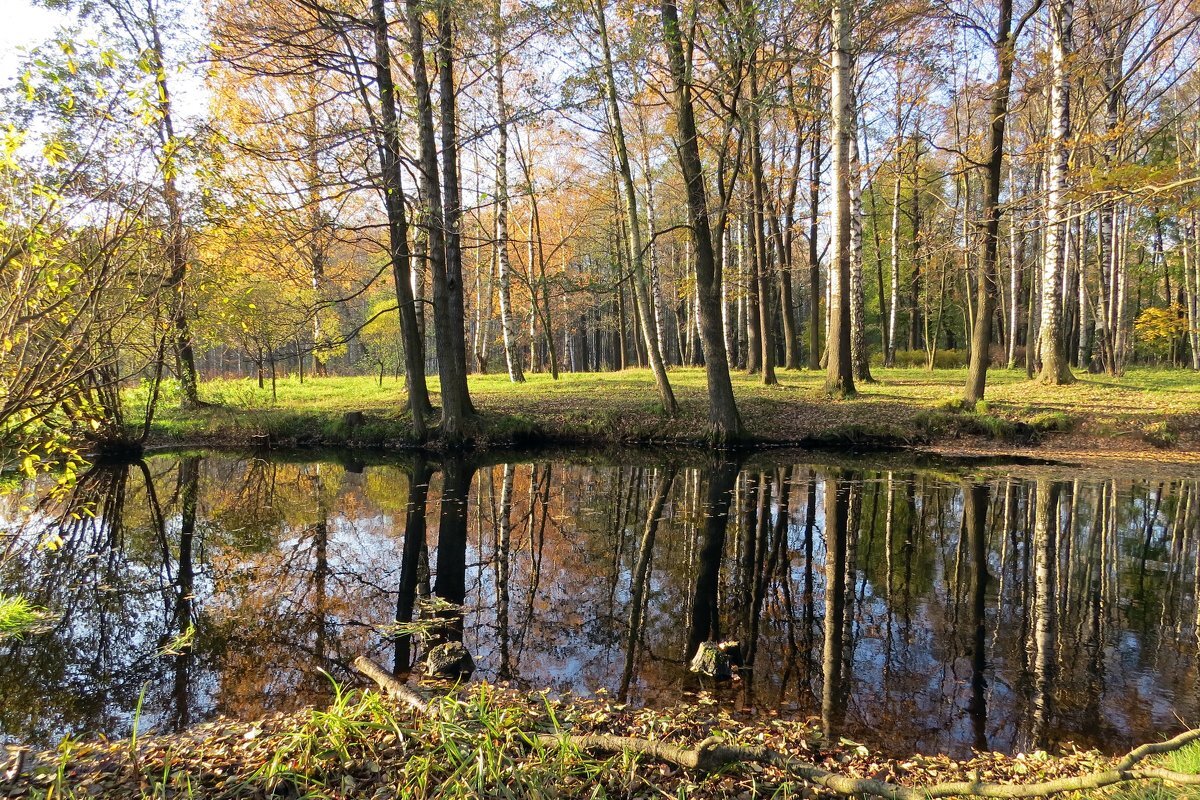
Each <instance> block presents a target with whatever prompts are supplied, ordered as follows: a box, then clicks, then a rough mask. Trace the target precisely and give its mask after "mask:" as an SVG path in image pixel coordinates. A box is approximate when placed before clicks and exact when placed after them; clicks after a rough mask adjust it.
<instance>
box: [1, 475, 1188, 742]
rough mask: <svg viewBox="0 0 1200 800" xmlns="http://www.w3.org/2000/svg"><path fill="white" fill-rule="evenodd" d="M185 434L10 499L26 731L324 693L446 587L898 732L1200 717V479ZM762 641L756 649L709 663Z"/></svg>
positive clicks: (4, 675)
mask: <svg viewBox="0 0 1200 800" xmlns="http://www.w3.org/2000/svg"><path fill="white" fill-rule="evenodd" d="M303 458H304V459H314V458H315V459H317V460H297V459H296V458H288V457H286V456H282V457H278V456H274V457H270V458H264V457H262V456H261V455H233V454H229V453H201V452H192V453H187V454H182V455H180V454H171V455H159V456H155V457H153V458H149V459H147V460H146V461H145V462H142V463H137V464H133V465H128V466H114V467H104V468H97V469H95V470H93V471H92V472H90V473H88V474H87V475H86V476H85V477H83V478H82V479H81V480H80V482H79V484H78V486H77V488H76V489H75V491H74V492H73V494H72V495H71V496H70V497H69V498H65V499H64V498H56V499H41V500H39V499H38V498H37V497H36V490H35V487H30V486H25V487H24V488H22V489H13V490H12V491H11V492H10V494H9V495H8V496H7V497H4V498H0V534H3V538H2V539H0V592H4V593H10V594H14V593H20V594H23V595H25V596H26V597H28V598H30V599H32V600H33V601H35V602H36V603H38V604H40V605H43V606H47V607H49V608H50V609H52V610H53V611H55V612H57V613H58V614H60V615H61V616H60V618H59V619H58V621H57V623H56V624H55V625H54V626H53V629H52V630H49V631H47V632H43V633H40V634H36V635H33V636H29V637H27V638H26V639H25V640H24V641H21V642H15V641H12V640H9V641H5V642H0V740H5V741H20V742H25V743H30V744H42V745H44V744H52V743H53V742H54V741H55V740H56V739H57V738H58V737H60V736H62V735H64V734H95V733H102V734H106V735H127V734H128V733H129V731H130V728H131V725H132V720H133V709H134V708H135V707H136V705H137V703H138V696H139V693H140V692H142V691H143V687H145V688H144V691H145V698H144V704H143V710H142V720H143V723H142V724H143V727H147V726H152V727H155V728H157V729H159V730H170V729H178V728H182V727H186V726H187V725H190V724H194V723H196V722H200V721H203V720H206V719H210V718H212V717H214V716H217V715H222V714H223V715H229V716H234V717H242V718H253V717H256V716H259V715H261V714H263V713H266V712H270V711H273V710H288V709H294V708H297V707H301V706H304V705H306V704H313V703H317V704H319V703H322V702H324V701H325V700H326V699H327V697H328V695H329V691H330V683H329V678H328V677H327V676H326V673H328V674H329V675H331V676H333V677H334V678H335V679H338V680H344V681H348V680H352V679H353V678H352V677H351V674H350V672H349V670H348V664H349V663H350V662H351V661H353V659H354V658H355V656H357V655H359V654H364V653H365V654H369V655H371V656H372V657H374V658H376V659H377V660H378V661H380V662H381V663H383V664H385V665H387V666H388V667H390V668H393V669H395V670H396V671H397V672H399V673H405V672H408V671H409V670H410V669H411V668H413V667H414V665H415V666H416V667H418V668H419V665H420V663H421V656H422V641H421V640H420V637H419V636H416V637H413V636H409V635H404V631H406V630H411V628H409V629H405V628H398V627H397V625H396V623H397V621H398V620H399V621H407V620H411V619H413V617H414V616H415V614H416V611H415V609H417V608H419V607H420V606H421V603H422V600H423V599H427V598H429V597H438V598H441V599H443V600H445V601H448V602H450V603H453V604H456V605H459V606H461V607H462V608H463V609H464V618H463V624H462V626H461V632H460V634H461V637H462V640H463V642H464V644H465V645H466V646H467V648H468V649H469V650H470V651H471V653H472V654H473V655H474V658H475V661H476V663H477V665H478V669H477V671H476V673H475V679H488V680H494V681H506V682H508V683H510V684H512V685H514V686H518V687H528V688H545V687H548V688H550V689H552V690H553V691H556V692H574V693H578V694H585V695H590V694H595V693H600V692H606V693H607V694H608V695H609V696H611V697H613V698H617V699H621V700H628V701H630V702H635V703H650V704H654V703H671V702H677V701H680V700H687V699H692V698H694V693H695V692H697V691H708V692H710V693H711V694H712V696H713V697H714V698H715V699H716V700H717V702H719V703H723V704H727V705H728V706H730V707H734V708H745V707H756V708H765V709H778V710H779V711H780V712H781V713H783V714H786V715H788V716H792V717H799V718H808V717H812V718H814V719H816V720H819V721H820V723H821V724H822V725H824V727H825V728H826V729H827V730H828V731H829V732H830V733H832V734H835V735H845V736H848V737H852V738H855V739H856V740H859V741H865V742H868V743H870V744H872V745H874V746H877V747H880V748H883V749H885V750H887V751H891V752H893V753H905V752H914V751H920V752H947V753H952V754H957V755H962V754H967V753H969V752H970V751H971V750H972V749H988V750H1004V751H1012V750H1014V749H1024V748H1031V747H1040V746H1054V745H1055V744H1061V743H1063V742H1066V741H1073V742H1077V743H1079V744H1081V745H1091V746H1098V747H1101V748H1103V749H1105V750H1110V751H1115V750H1120V749H1123V748H1125V747H1127V746H1128V745H1129V744H1130V743H1132V742H1136V741H1141V740H1145V739H1149V738H1157V737H1159V736H1160V735H1162V734H1163V733H1168V732H1172V731H1175V730H1178V729H1181V728H1183V727H1185V725H1186V724H1191V725H1195V724H1196V723H1198V722H1200V701H1198V695H1200V691H1198V689H1200V672H1198V670H1197V655H1198V634H1200V606H1198V604H1197V597H1198V596H1200V571H1198V570H1197V551H1198V550H1200V496H1198V493H1200V480H1197V479H1192V478H1181V477H1179V476H1177V475H1176V476H1171V477H1166V476H1164V477H1162V478H1158V477H1154V476H1152V475H1139V476H1134V477H1128V476H1127V477H1122V478H1116V479H1113V478H1107V477H1104V476H1103V475H1098V474H1096V473H1094V472H1083V471H1078V472H1073V471H1072V470H1070V469H1068V468H1057V467H1019V468H1011V469H1005V468H1001V467H990V468H987V469H985V470H974V471H967V470H964V469H953V468H949V467H945V466H943V467H940V468H937V469H931V468H919V467H916V466H913V465H911V464H906V463H905V462H903V461H894V460H887V461H879V460H876V461H843V462H838V463H833V462H832V461H830V460H829V459H826V461H825V462H822V461H820V460H817V461H815V462H812V461H811V459H813V458H818V459H819V458H820V457H818V456H814V455H813V454H800V455H797V454H783V453H778V454H769V455H765V456H764V455H759V456H755V457H754V458H752V459H750V460H748V461H745V462H741V463H736V462H727V461H720V460H716V459H711V460H706V459H705V458H703V457H696V456H690V457H683V458H681V459H680V460H678V461H675V462H672V461H668V460H665V459H664V457H661V456H658V457H655V456H648V455H646V454H636V455H635V454H630V455H629V456H628V457H626V458H624V459H622V458H620V457H617V458H612V457H609V458H604V459H600V458H596V457H593V456H586V455H571V454H567V455H562V454H556V455H554V456H546V457H529V456H524V457H520V458H518V459H516V460H513V461H512V462H509V463H497V459H496V458H494V457H493V458H491V459H489V460H486V461H472V460H461V459H439V460H414V459H411V458H409V459H407V460H405V459H396V460H391V461H388V460H381V459H378V458H377V457H371V458H375V460H373V461H370V463H364V462H363V461H359V460H356V457H355V456H351V455H346V454H340V455H337V454H334V455H328V456H314V455H313V454H311V453H309V454H306V455H305V456H303ZM709 640H711V641H724V640H734V641H737V642H738V643H739V645H740V648H739V650H740V652H739V656H740V660H741V661H742V662H743V665H742V668H741V670H740V675H739V678H738V680H735V681H732V682H727V683H720V684H714V683H712V682H702V681H701V680H700V679H698V678H697V677H696V676H693V675H691V674H690V673H689V672H688V670H687V660H688V658H689V656H690V654H691V653H693V652H694V651H695V649H696V647H697V646H698V645H699V643H701V642H704V641H709Z"/></svg>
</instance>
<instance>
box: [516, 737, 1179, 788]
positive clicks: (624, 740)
mask: <svg viewBox="0 0 1200 800" xmlns="http://www.w3.org/2000/svg"><path fill="white" fill-rule="evenodd" d="M538 740H539V741H540V742H542V743H543V744H547V745H549V744H553V743H554V742H558V743H559V744H560V745H561V744H563V743H566V744H569V745H570V746H572V747H575V748H577V749H579V750H584V751H591V752H603V753H625V752H630V753H636V754H638V755H644V756H646V757H648V758H652V759H654V760H656V761H665V762H667V763H670V764H674V765H676V766H679V767H683V768H685V769H698V770H701V771H705V772H711V771H713V770H716V769H719V768H721V767H724V766H728V765H730V764H736V763H758V764H765V765H768V766H773V767H777V768H779V769H781V770H782V771H783V772H785V773H787V774H788V775H790V776H792V777H795V778H799V779H800V780H803V781H805V782H808V783H811V784H814V785H817V786H821V787H824V788H826V789H829V790H830V791H833V792H836V793H837V794H841V795H847V796H854V795H870V796H872V797H881V798H885V800H939V799H940V798H945V797H995V798H1008V800H1014V799H1015V798H1031V797H1046V796H1048V795H1055V794H1063V793H1066V792H1078V791H1087V790H1095V789H1101V788H1104V787H1106V786H1115V785H1117V784H1120V783H1130V782H1133V781H1147V780H1158V781H1164V782H1167V783H1174V784H1177V785H1180V786H1200V775H1193V774H1189V773H1184V772H1175V771H1173V770H1168V769H1162V768H1159V767H1139V766H1138V764H1139V763H1140V762H1141V761H1143V760H1145V759H1146V758H1148V757H1149V756H1152V755H1158V754H1162V753H1169V752H1173V751H1175V750H1179V749H1180V748H1182V747H1185V746H1187V745H1188V744H1191V743H1192V742H1194V741H1197V740H1200V728H1196V729H1192V730H1189V731H1185V732H1184V733H1181V734H1179V735H1178V736H1176V737H1175V738H1174V739H1170V740H1168V741H1165V742H1158V743H1152V744H1144V745H1141V746H1140V747H1137V748H1135V749H1133V750H1131V751H1130V752H1129V754H1128V755H1126V756H1125V757H1124V758H1123V759H1121V761H1119V762H1118V763H1117V765H1116V766H1115V767H1113V768H1112V769H1107V770H1102V771H1100V772H1092V773H1089V774H1087V775H1079V776H1076V777H1070V778H1056V779H1054V780H1050V781H1041V782H1038V783H992V782H989V781H949V782H946V783H935V784H932V785H928V786H902V785H900V784H896V783H889V782H888V781H881V780H875V779H873V778H852V777H849V776H847V775H841V774H839V773H836V772H830V771H829V770H827V769H824V768H823V767H818V766H817V765H816V764H811V763H808V762H806V761H799V760H797V759H793V758H788V757H787V756H785V755H782V754H781V753H778V752H776V751H774V750H771V749H770V748H766V747H743V746H740V745H725V744H722V743H721V740H719V739H715V738H710V739H705V740H704V741H703V742H701V743H700V744H699V745H698V746H697V747H695V748H682V747H677V746H675V745H671V744H667V743H666V742H660V741H652V740H647V739H637V738H633V737H628V736H607V735H603V734H600V735H590V736H568V735H561V736H553V735H545V736H539V737H538Z"/></svg>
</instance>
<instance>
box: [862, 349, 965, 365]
mask: <svg viewBox="0 0 1200 800" xmlns="http://www.w3.org/2000/svg"><path fill="white" fill-rule="evenodd" d="M871 363H872V365H874V366H881V365H882V364H883V354H882V353H872V354H871ZM928 364H929V354H928V353H926V352H925V351H924V350H897V351H896V366H897V367H900V368H901V369H913V368H920V369H924V368H925V367H927V366H928ZM933 366H934V368H935V369H962V368H963V367H965V366H967V351H966V350H938V351H937V354H936V355H935V356H934V361H933Z"/></svg>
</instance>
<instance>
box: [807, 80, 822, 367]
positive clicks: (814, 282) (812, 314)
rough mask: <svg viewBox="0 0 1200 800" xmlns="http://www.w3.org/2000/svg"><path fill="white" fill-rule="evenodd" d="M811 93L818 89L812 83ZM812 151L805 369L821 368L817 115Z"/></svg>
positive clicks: (819, 130) (819, 135) (819, 183)
mask: <svg viewBox="0 0 1200 800" xmlns="http://www.w3.org/2000/svg"><path fill="white" fill-rule="evenodd" d="M813 86H814V88H813V93H814V94H816V93H817V91H818V89H817V88H816V84H815V83H814V84H813ZM814 99H815V98H814ZM811 141H812V150H811V156H810V158H809V167H808V170H809V171H808V212H809V217H808V301H809V308H808V368H809V369H811V370H818V369H820V368H821V328H822V327H823V324H822V323H823V320H824V317H823V316H822V314H821V294H822V292H821V251H820V250H819V249H818V248H817V234H818V231H819V225H820V212H821V209H820V205H821V171H822V162H823V161H824V159H823V158H822V157H821V115H820V113H817V114H815V115H814V118H813V131H812V140H811Z"/></svg>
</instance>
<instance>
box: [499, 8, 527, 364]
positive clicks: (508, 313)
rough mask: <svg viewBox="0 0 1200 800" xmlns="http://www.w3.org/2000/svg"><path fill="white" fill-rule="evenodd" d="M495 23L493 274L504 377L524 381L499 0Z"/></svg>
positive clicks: (502, 24) (502, 26) (502, 27)
mask: <svg viewBox="0 0 1200 800" xmlns="http://www.w3.org/2000/svg"><path fill="white" fill-rule="evenodd" d="M492 16H493V19H492V22H493V25H494V26H495V30H494V32H493V39H492V46H493V47H495V48H496V60H495V67H494V69H495V73H496V74H495V79H496V127H497V136H498V141H497V143H496V278H497V282H498V284H499V285H498V287H497V288H498V292H497V294H499V296H500V330H501V335H502V337H503V339H504V361H505V365H506V366H507V367H508V379H509V380H510V381H512V382H513V383H524V382H525V372H524V370H522V369H521V351H520V349H519V347H518V345H517V342H518V336H517V316H516V314H514V313H513V308H512V265H511V264H510V263H509V257H508V245H509V237H508V205H509V198H508V98H507V97H505V94H504V16H503V11H502V10H501V3H500V0H496V2H495V3H494V5H493V6H492Z"/></svg>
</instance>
